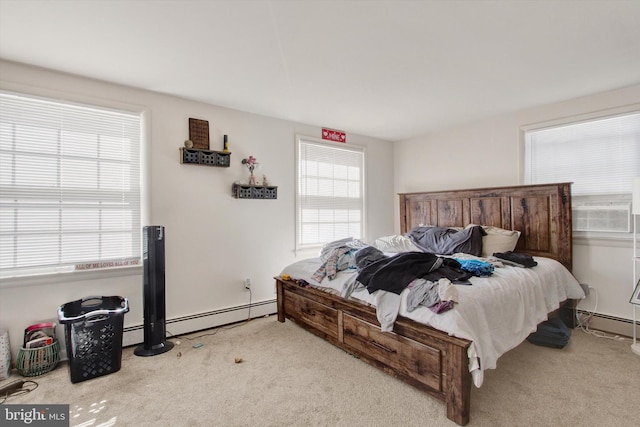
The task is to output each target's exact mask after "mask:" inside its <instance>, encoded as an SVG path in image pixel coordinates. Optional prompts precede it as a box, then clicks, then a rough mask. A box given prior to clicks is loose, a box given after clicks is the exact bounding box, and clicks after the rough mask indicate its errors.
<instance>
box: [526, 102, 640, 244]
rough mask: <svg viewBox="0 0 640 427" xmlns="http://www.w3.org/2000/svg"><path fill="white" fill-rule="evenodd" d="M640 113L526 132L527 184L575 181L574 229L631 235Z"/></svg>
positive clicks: (639, 153) (639, 160) (639, 166)
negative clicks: (633, 185)
mask: <svg viewBox="0 0 640 427" xmlns="http://www.w3.org/2000/svg"><path fill="white" fill-rule="evenodd" d="M638 174H640V113H638V112H633V113H627V114H623V115H618V116H613V117H605V118H599V119H596V120H589V121H584V122H580V123H572V124H567V125H563V126H556V127H550V128H543V129H538V130H531V131H527V132H525V177H524V178H525V179H524V181H525V184H541V183H550V182H572V183H573V185H572V187H571V193H572V196H573V197H572V207H573V215H572V216H573V228H574V230H575V231H578V232H582V231H584V232H606V233H617V234H618V235H621V234H620V233H628V232H629V231H630V218H631V216H630V212H631V183H632V179H633V177H634V176H638Z"/></svg>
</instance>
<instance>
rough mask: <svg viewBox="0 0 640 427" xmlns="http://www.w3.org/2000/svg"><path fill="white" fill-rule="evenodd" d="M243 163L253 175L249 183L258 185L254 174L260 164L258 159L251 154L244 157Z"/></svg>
mask: <svg viewBox="0 0 640 427" xmlns="http://www.w3.org/2000/svg"><path fill="white" fill-rule="evenodd" d="M242 164H243V165H245V166H246V167H247V169H249V173H251V176H250V177H249V184H250V185H256V178H255V177H254V176H253V170H254V169H255V168H256V166H258V159H256V158H255V157H253V156H249V157H248V158H247V159H242Z"/></svg>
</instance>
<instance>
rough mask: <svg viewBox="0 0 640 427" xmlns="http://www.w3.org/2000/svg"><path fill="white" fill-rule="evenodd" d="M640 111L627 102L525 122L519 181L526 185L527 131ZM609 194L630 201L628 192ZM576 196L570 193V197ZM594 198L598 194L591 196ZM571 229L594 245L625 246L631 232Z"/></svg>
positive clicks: (580, 239) (576, 237)
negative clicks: (625, 103)
mask: <svg viewBox="0 0 640 427" xmlns="http://www.w3.org/2000/svg"><path fill="white" fill-rule="evenodd" d="M637 113H640V104H629V105H625V106H620V107H614V108H608V109H604V110H599V111H593V112H588V113H583V114H576V115H573V116H566V117H561V118H556V119H551V120H547V121H544V122H538V123H533V124H527V125H523V126H521V127H520V132H519V133H520V138H519V141H520V144H519V159H520V163H519V177H520V180H521V181H520V182H521V184H523V185H527V183H526V176H525V172H526V166H525V165H526V161H527V147H526V136H527V133H528V132H533V131H540V130H544V129H551V128H555V127H561V126H568V125H575V124H580V123H587V122H592V121H597V120H605V119H608V118H613V117H616V116H623V115H628V114H637ZM628 196H629V197H627V194H623V195H621V194H611V195H610V197H609V198H610V199H611V201H614V202H625V201H627V199H628V201H629V202H630V196H631V195H630V193H629V194H628ZM574 197H576V196H575V195H573V194H572V199H573V198H574ZM578 197H582V198H584V197H588V196H578ZM592 197H594V198H596V197H598V196H595V195H594V196H592ZM572 231H573V233H572V234H573V239H574V241H576V242H579V243H582V244H596V245H606V246H612V247H626V245H627V243H628V242H630V241H631V238H632V233H631V232H603V231H582V230H572Z"/></svg>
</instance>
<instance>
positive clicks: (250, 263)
mask: <svg viewBox="0 0 640 427" xmlns="http://www.w3.org/2000/svg"><path fill="white" fill-rule="evenodd" d="M0 78H1V80H0V87H1V88H2V89H8V90H20V91H24V92H28V93H34V94H39V95H44V96H60V97H64V98H67V99H71V100H78V101H83V102H92V103H97V104H104V105H123V104H124V105H127V106H134V107H136V108H140V109H144V110H146V111H147V114H148V118H149V127H148V131H149V141H148V142H149V146H148V152H149V153H150V156H149V161H148V166H149V170H148V175H147V176H148V180H149V194H148V200H149V204H148V211H147V217H148V222H147V223H148V224H161V225H164V226H165V227H166V295H167V306H166V311H167V319H168V320H171V319H175V318H179V317H184V316H190V315H193V314H198V313H204V312H212V311H216V310H224V309H226V308H229V307H237V306H242V305H246V304H248V302H249V293H248V292H246V291H245V290H244V288H243V280H244V278H246V277H250V278H251V279H252V289H253V291H252V300H253V302H260V301H269V300H274V299H275V290H274V289H275V288H274V280H273V276H275V275H277V274H279V273H280V271H281V269H282V268H283V267H284V266H285V265H287V264H289V263H291V262H293V261H295V259H296V258H295V255H294V252H293V248H294V224H295V211H294V176H295V173H294V143H295V135H296V134H302V135H308V136H313V137H320V130H321V129H320V128H319V127H316V126H309V125H304V124H300V123H293V122H288V121H284V120H278V119H273V118H268V117H263V116H259V115H255V114H249V113H245V112H240V111H236V110H230V109H226V108H221V107H217V106H213V105H207V104H203V103H198V102H193V101H189V100H185V99H180V98H176V97H171V96H166V95H162V94H158V93H153V92H148V91H143V90H138V89H133V88H127V87H123V86H118V85H115V84H109V83H105V82H100V81H95V80H89V79H84V78H81V77H77V76H71V75H65V74H59V73H56V72H52V71H48V70H43V69H38V68H33V67H28V66H24V65H21V64H15V63H11V62H6V61H0ZM190 117H194V118H198V119H203V120H208V121H209V126H210V139H211V145H210V147H211V149H218V150H221V149H222V135H223V134H227V135H229V143H230V147H229V148H230V150H231V152H232V155H231V167H229V168H216V167H205V166H194V165H181V164H180V162H179V151H178V148H179V147H180V146H182V144H183V142H184V140H185V139H187V138H188V135H189V133H188V119H189V118H190ZM326 125H327V126H328V127H331V123H327V124H326ZM346 131H347V142H348V143H349V144H356V145H362V146H365V147H366V150H367V178H368V180H369V181H368V188H367V194H366V197H367V209H368V212H369V218H368V219H369V221H368V237H370V238H371V237H373V238H375V237H379V236H382V235H388V234H392V233H393V230H394V223H393V221H394V214H393V212H394V208H395V203H396V201H395V200H396V198H395V196H394V193H393V182H392V177H393V161H392V158H393V147H392V144H391V143H390V142H388V141H382V140H376V139H373V138H368V137H363V136H359V135H354V134H351V133H348V129H346ZM249 155H254V156H255V157H257V159H258V160H259V162H260V164H261V168H260V170H259V172H260V173H264V174H266V175H267V177H268V178H269V181H270V184H271V185H277V186H278V198H277V200H239V199H235V198H233V197H231V186H232V183H233V182H235V181H237V180H240V179H243V178H244V179H246V177H247V175H248V172H247V170H246V168H245V167H244V166H243V165H242V164H241V162H240V161H241V159H243V158H245V157H247V156H249ZM259 176H260V175H259ZM122 274H124V275H120V276H115V277H106V278H101V277H99V278H96V277H95V274H94V275H91V274H89V275H77V276H74V277H46V278H43V279H37V280H30V281H27V282H26V283H25V282H24V281H7V280H5V281H3V283H0V327H8V328H9V333H10V339H11V346H12V351H13V353H14V355H15V353H16V352H17V350H18V347H19V345H20V342H21V340H22V332H23V330H24V328H25V327H26V326H28V325H30V324H33V323H37V322H42V321H47V320H56V309H57V307H58V306H59V305H61V304H64V303H65V302H68V301H73V300H75V299H79V298H81V297H85V296H89V295H121V296H124V297H127V298H129V302H130V312H129V313H128V314H126V315H125V328H127V327H132V326H136V325H141V324H142V321H143V312H142V277H141V270H140V268H138V269H134V270H133V271H129V272H128V273H127V272H123V273H122ZM274 310H275V305H271V306H270V311H271V312H274ZM252 313H254V314H255V313H259V311H252ZM234 316H235V317H234ZM238 316H239V317H238ZM242 316H244V317H242ZM246 316H247V313H246V312H243V313H237V314H235V315H226V316H219V317H217V318H216V319H217V320H214V321H213V323H217V324H220V323H225V322H231V321H238V320H243V318H246ZM210 323H211V322H210ZM210 326H216V325H210ZM195 327H198V326H195ZM172 328H173V329H172ZM62 329H63V328H59V330H58V333H59V334H60V333H61V332H62ZM167 329H168V330H169V332H171V333H173V334H178V333H184V332H186V331H184V330H179V326H177V325H171V324H168V326H167ZM126 344H127V342H126V340H125V345H126Z"/></svg>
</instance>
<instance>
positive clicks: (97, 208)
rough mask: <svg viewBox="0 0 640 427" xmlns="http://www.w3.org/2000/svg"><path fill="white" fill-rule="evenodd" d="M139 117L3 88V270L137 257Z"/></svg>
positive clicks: (58, 268) (108, 263) (18, 272)
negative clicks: (22, 93) (5, 91)
mask: <svg viewBox="0 0 640 427" xmlns="http://www.w3.org/2000/svg"><path fill="white" fill-rule="evenodd" d="M140 122H141V118H140V114H133V113H130V112H122V111H113V110H107V109H101V108H96V107H90V106H84V105H77V104H70V103H63V102H58V101H52V100H46V99H39V98H32V97H26V96H21V95H16V94H11V93H4V92H2V93H0V277H14V276H27V275H34V274H43V273H55V272H66V271H74V270H86V269H100V268H108V267H117V266H123V265H132V264H134V265H135V264H137V263H138V262H139V259H140V253H141V252H140V233H141V230H140V228H141V225H140V223H141V218H140Z"/></svg>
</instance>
